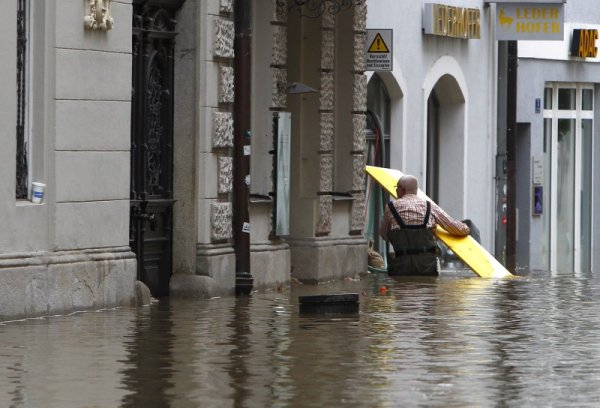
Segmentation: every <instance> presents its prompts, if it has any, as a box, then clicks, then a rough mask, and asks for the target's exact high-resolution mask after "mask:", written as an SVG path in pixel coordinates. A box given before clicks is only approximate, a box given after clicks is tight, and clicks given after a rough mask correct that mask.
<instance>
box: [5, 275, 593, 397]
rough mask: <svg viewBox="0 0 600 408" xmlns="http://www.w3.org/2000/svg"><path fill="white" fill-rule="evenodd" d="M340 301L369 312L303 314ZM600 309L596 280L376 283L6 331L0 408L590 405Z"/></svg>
mask: <svg viewBox="0 0 600 408" xmlns="http://www.w3.org/2000/svg"><path fill="white" fill-rule="evenodd" d="M382 286H385V287H386V288H387V292H385V291H383V292H382V291H381V290H380V288H381V287H382ZM330 293H359V294H360V312H359V313H358V314H355V315H351V316H346V317H343V316H305V315H300V314H299V307H298V296H302V295H314V294H330ZM599 311H600V280H599V279H597V278H593V277H587V278H581V277H580V278H578V277H573V276H547V275H542V276H528V277H521V278H518V279H508V280H487V279H481V278H478V277H476V276H475V275H473V274H470V273H460V274H456V273H447V274H443V275H441V276H440V277H438V278H404V279H400V280H392V279H390V278H388V277H387V276H384V275H383V274H371V275H368V276H367V277H364V278H363V279H361V280H347V281H343V282H335V283H330V284H322V285H318V286H312V285H299V284H294V285H292V286H291V287H290V288H283V289H282V290H273V291H267V292H256V293H253V294H252V296H251V297H249V298H248V297H243V298H235V297H230V298H217V299H211V300H202V301H181V300H179V301H176V300H173V299H172V300H170V301H160V302H157V303H154V304H153V305H151V306H147V307H144V308H140V309H134V308H119V309H111V310H103V311H96V312H86V313H75V314H72V315H69V316H58V317H47V318H40V319H29V320H25V321H18V322H7V323H3V324H1V325H0V406H1V407H61V408H68V407H340V406H348V407H538V406H540V407H541V406H556V407H585V406H590V407H592V406H598V404H599V403H600V313H599Z"/></svg>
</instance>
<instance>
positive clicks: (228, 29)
mask: <svg viewBox="0 0 600 408" xmlns="http://www.w3.org/2000/svg"><path fill="white" fill-rule="evenodd" d="M214 25H215V31H214V34H215V36H214V44H213V55H214V56H215V57H222V58H233V57H234V56H235V54H234V52H233V40H234V37H235V27H234V24H233V21H228V20H225V19H222V18H217V19H215V20H214Z"/></svg>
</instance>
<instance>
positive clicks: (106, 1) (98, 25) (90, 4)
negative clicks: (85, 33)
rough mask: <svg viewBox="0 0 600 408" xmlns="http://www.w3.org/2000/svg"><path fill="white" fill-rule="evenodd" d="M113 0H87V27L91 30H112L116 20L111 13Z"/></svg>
mask: <svg viewBox="0 0 600 408" xmlns="http://www.w3.org/2000/svg"><path fill="white" fill-rule="evenodd" d="M110 2H111V0H85V17H84V19H83V20H84V25H85V28H88V29H90V30H110V29H111V28H112V27H113V25H114V20H113V18H112V17H111V15H110Z"/></svg>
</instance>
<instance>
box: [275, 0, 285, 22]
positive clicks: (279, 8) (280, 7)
mask: <svg viewBox="0 0 600 408" xmlns="http://www.w3.org/2000/svg"><path fill="white" fill-rule="evenodd" d="M287 17H288V8H287V0H273V21H276V22H279V23H285V22H287Z"/></svg>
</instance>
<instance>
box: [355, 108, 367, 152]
mask: <svg viewBox="0 0 600 408" xmlns="http://www.w3.org/2000/svg"><path fill="white" fill-rule="evenodd" d="M352 128H353V129H354V139H353V143H352V150H354V151H364V150H365V137H366V134H365V133H366V130H367V116H366V115H363V114H362V113H359V114H354V115H352Z"/></svg>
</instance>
